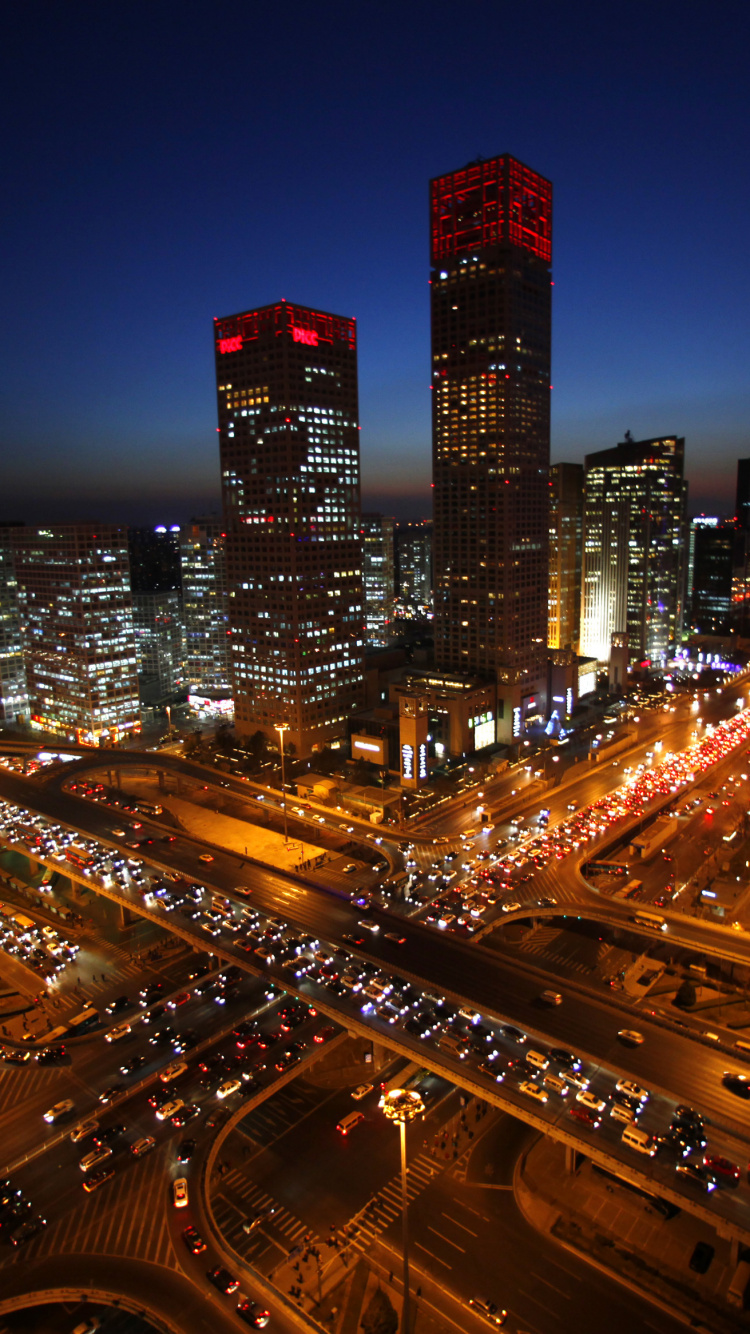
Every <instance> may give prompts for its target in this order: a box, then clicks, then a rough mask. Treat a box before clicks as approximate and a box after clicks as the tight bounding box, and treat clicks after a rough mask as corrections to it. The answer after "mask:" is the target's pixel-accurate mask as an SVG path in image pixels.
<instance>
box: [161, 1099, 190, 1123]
mask: <svg viewBox="0 0 750 1334" xmlns="http://www.w3.org/2000/svg"><path fill="white" fill-rule="evenodd" d="M184 1106H185V1103H184V1100H183V1099H182V1098H170V1100H169V1102H165V1103H163V1104H162V1106H161V1107H158V1108H157V1110H156V1119H157V1121H168V1120H169V1118H170V1116H174V1114H175V1112H179V1110H180V1108H181V1107H184Z"/></svg>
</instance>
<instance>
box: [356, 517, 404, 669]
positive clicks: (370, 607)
mask: <svg viewBox="0 0 750 1334" xmlns="http://www.w3.org/2000/svg"><path fill="white" fill-rule="evenodd" d="M395 526H396V521H395V519H388V518H386V516H385V515H383V514H363V515H362V583H363V588H364V596H365V631H366V637H367V643H368V644H370V645H372V646H373V647H378V648H382V647H383V646H385V645H387V644H389V643H390V641H391V638H392V628H393V598H394V592H395V574H394V560H393V534H394V529H395Z"/></svg>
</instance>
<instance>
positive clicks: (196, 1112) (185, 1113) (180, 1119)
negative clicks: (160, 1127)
mask: <svg viewBox="0 0 750 1334" xmlns="http://www.w3.org/2000/svg"><path fill="white" fill-rule="evenodd" d="M200 1114H201V1109H200V1107H199V1105H198V1103H197V1102H191V1103H188V1105H187V1107H181V1108H180V1110H179V1111H178V1112H175V1114H174V1116H173V1117H172V1125H173V1126H176V1128H177V1129H178V1130H181V1129H182V1127H183V1126H186V1125H187V1124H188V1122H189V1121H194V1120H195V1118H196V1116H200Z"/></svg>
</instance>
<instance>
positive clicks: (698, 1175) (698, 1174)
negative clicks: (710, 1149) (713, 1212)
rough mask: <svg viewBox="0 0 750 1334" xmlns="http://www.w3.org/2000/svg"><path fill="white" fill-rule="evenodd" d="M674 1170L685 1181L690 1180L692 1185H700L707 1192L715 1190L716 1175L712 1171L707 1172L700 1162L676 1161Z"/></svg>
mask: <svg viewBox="0 0 750 1334" xmlns="http://www.w3.org/2000/svg"><path fill="white" fill-rule="evenodd" d="M675 1171H676V1172H677V1173H678V1174H679V1175H680V1176H681V1177H682V1178H683V1180H685V1181H690V1182H691V1183H692V1184H693V1185H694V1186H700V1188H701V1189H702V1190H705V1191H706V1192H707V1193H708V1194H710V1193H711V1191H712V1190H716V1177H715V1176H714V1175H713V1173H712V1172H708V1171H707V1170H706V1168H705V1167H703V1166H702V1165H701V1164H700V1163H691V1162H684V1163H678V1164H677V1166H676V1168H675Z"/></svg>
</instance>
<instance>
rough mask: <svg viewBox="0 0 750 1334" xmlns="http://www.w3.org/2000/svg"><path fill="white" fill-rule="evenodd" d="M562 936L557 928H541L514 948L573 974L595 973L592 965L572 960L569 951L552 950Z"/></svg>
mask: <svg viewBox="0 0 750 1334" xmlns="http://www.w3.org/2000/svg"><path fill="white" fill-rule="evenodd" d="M562 934H563V933H562V932H561V931H559V930H558V929H557V927H552V926H542V927H539V929H538V930H537V931H534V932H533V933H532V934H530V935H528V936H526V938H525V939H524V940H521V941H519V942H518V944H517V946H516V948H517V949H518V951H519V953H522V954H533V955H536V956H537V957H540V958H544V959H548V960H550V962H552V963H556V964H560V965H562V966H564V967H565V968H566V969H568V970H570V971H571V972H574V973H584V974H586V975H588V974H591V973H593V972H595V971H596V968H595V966H594V965H593V964H591V963H583V962H582V961H581V960H580V959H576V958H573V957H572V956H571V954H570V952H569V951H565V950H559V951H558V950H555V949H554V948H553V945H554V942H555V941H556V940H557V938H558V937H559V936H561V935H562Z"/></svg>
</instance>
